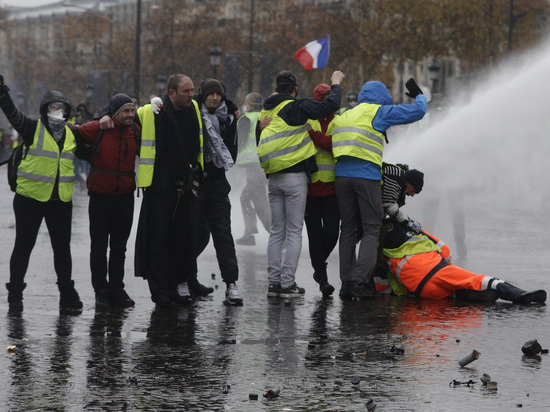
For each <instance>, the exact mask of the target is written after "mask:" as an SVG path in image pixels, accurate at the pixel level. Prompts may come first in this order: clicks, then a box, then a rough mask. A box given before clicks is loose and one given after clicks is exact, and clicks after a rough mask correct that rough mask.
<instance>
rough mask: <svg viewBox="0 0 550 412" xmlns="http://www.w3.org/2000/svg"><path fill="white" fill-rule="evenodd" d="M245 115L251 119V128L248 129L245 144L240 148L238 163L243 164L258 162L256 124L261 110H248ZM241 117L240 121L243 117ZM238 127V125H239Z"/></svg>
mask: <svg viewBox="0 0 550 412" xmlns="http://www.w3.org/2000/svg"><path fill="white" fill-rule="evenodd" d="M243 117H247V118H248V120H249V121H250V129H249V130H248V135H247V136H246V140H244V145H243V147H242V148H240V150H239V157H238V163H239V164H241V165H244V164H258V147H257V146H256V126H257V124H258V119H259V118H260V112H246V113H245V114H244V116H243ZM243 117H241V118H240V119H239V123H240V122H241V120H242V119H243ZM237 127H238V125H237Z"/></svg>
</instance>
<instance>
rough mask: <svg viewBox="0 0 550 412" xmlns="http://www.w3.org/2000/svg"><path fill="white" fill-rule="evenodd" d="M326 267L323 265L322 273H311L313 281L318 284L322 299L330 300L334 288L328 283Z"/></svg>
mask: <svg viewBox="0 0 550 412" xmlns="http://www.w3.org/2000/svg"><path fill="white" fill-rule="evenodd" d="M326 266H327V265H326V263H325V268H324V270H323V271H315V272H314V273H313V280H315V282H317V283H318V284H319V290H320V291H321V293H322V294H323V299H328V298H330V297H331V296H332V294H333V293H334V286H332V285H331V284H330V283H328V276H327V270H326Z"/></svg>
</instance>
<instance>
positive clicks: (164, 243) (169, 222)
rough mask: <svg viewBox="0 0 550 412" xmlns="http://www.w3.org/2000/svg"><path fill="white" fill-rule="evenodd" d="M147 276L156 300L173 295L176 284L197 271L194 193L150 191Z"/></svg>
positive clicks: (148, 203)
mask: <svg viewBox="0 0 550 412" xmlns="http://www.w3.org/2000/svg"><path fill="white" fill-rule="evenodd" d="M143 202H147V205H146V206H147V261H148V265H149V268H150V273H149V274H148V276H147V281H148V282H149V289H150V291H151V297H152V298H153V300H155V299H156V297H157V296H158V295H159V294H164V295H168V296H171V295H174V294H175V293H176V289H177V285H178V283H181V282H189V279H190V278H191V277H194V276H195V274H196V273H197V259H196V255H195V250H196V249H195V242H194V238H195V230H196V225H197V216H196V213H197V212H196V204H195V201H194V200H193V198H192V197H191V196H183V195H182V196H179V197H178V195H177V193H176V191H175V190H174V192H173V193H170V194H162V193H158V192H155V191H152V190H147V191H146V192H145V195H144V199H143Z"/></svg>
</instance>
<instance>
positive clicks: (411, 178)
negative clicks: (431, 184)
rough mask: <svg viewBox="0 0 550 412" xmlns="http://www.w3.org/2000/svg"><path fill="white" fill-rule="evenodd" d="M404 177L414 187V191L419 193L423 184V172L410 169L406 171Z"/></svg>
mask: <svg viewBox="0 0 550 412" xmlns="http://www.w3.org/2000/svg"><path fill="white" fill-rule="evenodd" d="M405 178H406V180H407V182H409V183H410V184H411V185H412V187H414V191H415V192H416V193H420V192H421V191H422V187H423V186H424V173H422V172H421V171H420V170H416V169H410V170H408V171H407V175H406V176H405Z"/></svg>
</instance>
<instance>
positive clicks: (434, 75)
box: [428, 59, 441, 95]
mask: <svg viewBox="0 0 550 412" xmlns="http://www.w3.org/2000/svg"><path fill="white" fill-rule="evenodd" d="M440 68H441V67H440V66H439V64H438V63H437V61H436V60H435V59H434V60H433V61H432V64H431V65H430V66H429V67H428V72H429V73H430V80H431V82H432V95H433V94H434V93H437V92H438V91H439V90H438V89H439V69H440Z"/></svg>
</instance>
